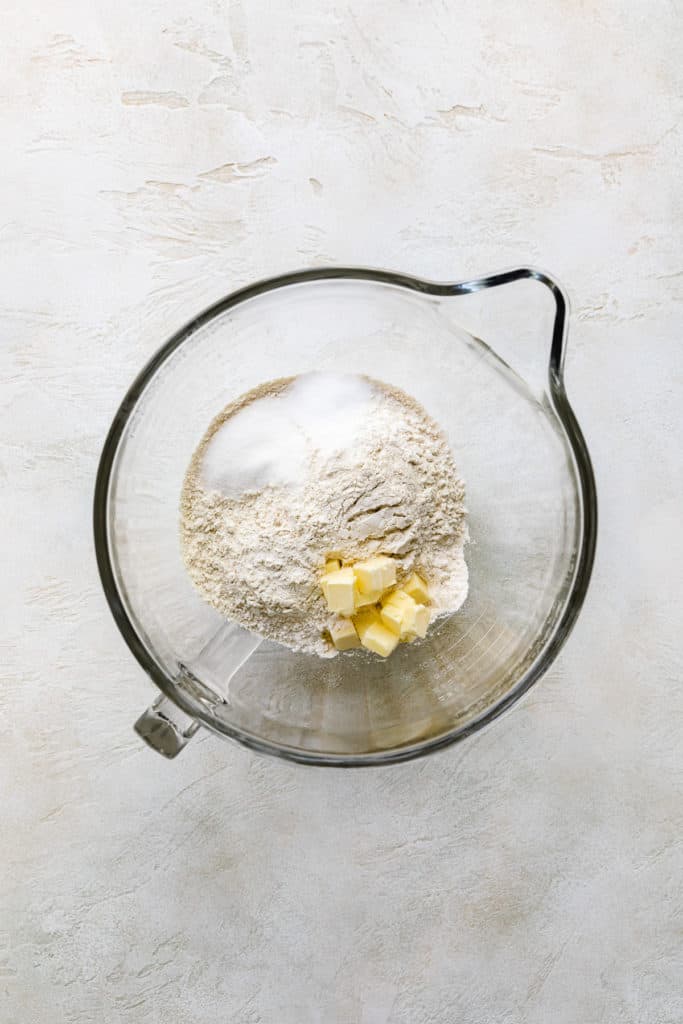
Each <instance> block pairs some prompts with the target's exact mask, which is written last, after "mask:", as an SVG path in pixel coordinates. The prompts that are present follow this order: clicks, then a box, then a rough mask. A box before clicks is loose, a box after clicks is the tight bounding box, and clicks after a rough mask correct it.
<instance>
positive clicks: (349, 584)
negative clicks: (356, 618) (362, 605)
mask: <svg viewBox="0 0 683 1024" xmlns="http://www.w3.org/2000/svg"><path fill="white" fill-rule="evenodd" d="M320 586H321V587H322V590H323V594H324V595H325V600H326V601H327V607H328V608H329V610H330V611H331V612H338V614H339V615H353V613H354V611H355V610H356V609H355V607H354V604H353V591H354V586H355V579H354V575H353V569H337V570H336V571H335V572H328V573H326V574H325V575H324V576H323V578H322V580H321V581H320Z"/></svg>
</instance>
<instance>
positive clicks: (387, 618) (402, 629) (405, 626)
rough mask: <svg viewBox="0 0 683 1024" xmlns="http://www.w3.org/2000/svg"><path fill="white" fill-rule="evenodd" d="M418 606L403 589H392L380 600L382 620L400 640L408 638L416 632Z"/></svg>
mask: <svg viewBox="0 0 683 1024" xmlns="http://www.w3.org/2000/svg"><path fill="white" fill-rule="evenodd" d="M418 607H421V606H418V605H417V604H416V603H415V601H413V599H412V597H410V595H409V594H406V593H405V591H404V590H393V591H392V592H391V593H390V594H388V595H387V596H386V597H385V598H384V600H383V601H382V612H381V615H382V621H383V623H384V625H385V626H386V627H387V629H390V630H392V632H394V633H396V635H397V636H398V638H399V639H400V640H409V639H410V638H411V637H414V636H416V634H417V628H418V626H417V609H418Z"/></svg>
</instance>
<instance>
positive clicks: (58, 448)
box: [0, 0, 683, 1024]
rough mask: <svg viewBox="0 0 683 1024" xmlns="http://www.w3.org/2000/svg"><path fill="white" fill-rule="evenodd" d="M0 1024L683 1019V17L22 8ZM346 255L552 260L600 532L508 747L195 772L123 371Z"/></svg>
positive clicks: (496, 263) (448, 3)
mask: <svg viewBox="0 0 683 1024" xmlns="http://www.w3.org/2000/svg"><path fill="white" fill-rule="evenodd" d="M0 12H1V14H2V61H1V63H0V114H1V118H2V138H3V154H2V160H1V164H2V170H1V171H0V179H1V181H2V188H1V189H0V245H1V249H0V251H1V253H2V278H1V281H0V297H1V306H2V313H1V316H0V331H1V333H2V345H1V348H0V360H1V362H0V370H1V374H2V391H1V395H0V398H1V414H0V478H1V480H2V489H1V491H0V514H1V517H2V518H1V520H0V524H1V531H0V537H1V544H2V572H1V574H0V588H1V591H0V592H1V595H2V628H1V634H2V640H1V643H2V647H1V649H0V665H1V668H0V672H1V673H2V688H1V690H0V710H1V716H2V717H1V735H0V763H1V766H2V839H1V845H0V858H1V861H2V870H1V879H0V932H1V934H0V1020H1V1021H2V1022H3V1024H61V1022H65V1024H86V1022H88V1024H90V1022H97V1024H101V1022H106V1024H118V1022H126V1024H128V1022H134V1024H157V1022H158V1024H161V1022H166V1021H175V1022H178V1024H194V1022H196V1024H214V1022H221V1024H226V1022H234V1024H270V1022H274V1024H314V1022H316V1024H317V1022H324V1024H441V1022H449V1024H450V1022H458V1024H483V1022H486V1024H516V1022H525V1024H526V1022H528V1024H629V1022H633V1024H680V1022H681V1021H682V1020H683V955H682V947H683V932H682V925H681V921H682V913H683V900H682V896H681V892H682V886H681V882H682V879H681V868H682V862H683V856H682V849H681V841H680V835H681V826H682V818H683V800H682V796H683V757H682V754H681V727H682V723H683V699H682V697H681V675H682V673H681V618H682V616H681V601H680V591H681V564H682V561H683V551H682V543H681V535H682V531H681V503H680V499H681V441H682V437H681V367H682V357H681V314H682V312H683V303H682V298H683V295H682V288H683V251H682V246H681V229H682V227H683V216H682V209H681V206H682V203H681V194H682V184H683V182H682V176H681V173H680V166H681V135H680V129H679V118H680V114H681V104H680V101H679V100H678V99H677V97H680V95H681V87H682V85H683V81H682V79H683V76H682V74H681V64H682V59H683V31H682V27H681V20H680V7H679V5H678V4H677V3H676V2H675V0H605V2H601V3H590V2H587V0H550V2H548V3H541V2H540V0H539V2H533V0H519V2H518V3H504V2H502V0H480V2H478V3H472V4H463V3H455V2H453V0H423V2H419V0H367V2H365V3H361V2H356V3H352V4H349V3H348V2H339V3H328V2H327V0H318V2H315V3H314V2H312V0H306V2H303V0H294V2H290V3H286V2H285V0H277V2H265V0H260V2H257V0H242V2H240V0H232V2H228V0H195V2H193V3H180V2H179V0H164V2H159V0H145V2H144V3H142V2H135V3H134V2H133V0H118V2H115V3H105V2H104V0H57V2H55V3H50V4H48V3H46V2H39V0H23V2H19V0H2V3H1V4H0ZM322 262H339V263H363V264H369V265H379V266H388V267H392V268H397V269H405V270H407V271H412V272H415V273H418V274H420V273H421V274H424V275H426V276H432V277H438V278H442V279H443V278H449V277H450V278H457V277H462V276H466V275H470V274H474V273H477V272H480V271H489V270H495V269H499V268H501V267H506V266H509V265H512V264H521V263H525V262H532V263H535V264H540V265H541V266H544V267H547V268H548V269H549V270H551V271H552V272H554V273H555V274H557V276H558V277H559V278H560V280H562V281H563V282H565V283H566V285H567V286H568V288H569V291H570V294H571V296H572V300H573V305H574V312H573V318H572V327H571V336H570V355H569V365H568V388H569V391H570V394H571V397H572V399H573V401H574V404H575V407H576V410H577V413H578V415H579V417H580V420H581V422H582V424H583V426H584V428H585V432H586V435H587V437H588V441H589V444H590V447H591V450H592V452H593V455H594V459H595V465H596V471H597V475H598V481H599V487H600V499H601V536H600V543H599V550H598V558H597V563H596V571H595V576H594V582H593V586H592V589H591V591H590V594H589V598H588V601H587V604H586V607H585V610H584V613H583V615H582V617H581V619H580V621H579V624H578V626H577V628H576V630H575V632H574V634H573V636H572V638H571V641H570V642H569V644H568V645H567V647H566V648H565V650H564V651H563V653H562V655H561V657H560V659H559V661H558V662H557V663H556V665H555V667H554V668H553V670H552V671H551V672H550V673H549V674H548V675H547V676H546V677H545V678H544V679H543V680H542V682H541V683H540V684H538V685H537V686H536V687H535V689H534V690H533V691H532V692H531V694H530V695H529V697H528V698H527V699H526V700H525V701H524V702H523V703H522V704H521V705H519V706H517V707H516V708H515V710H514V711H513V712H512V713H510V714H509V715H507V716H506V717H505V718H504V719H503V720H502V721H500V722H499V723H498V724H496V725H494V726H493V727H491V728H490V729H488V730H487V731H485V732H483V733H480V734H478V735H477V736H476V738H474V739H473V740H470V741H469V742H467V743H465V744H464V745H461V746H458V747H456V748H453V749H451V750H450V751H446V752H445V753H443V754H440V755H438V756H434V757H432V758H431V759H427V760H424V761H421V762H416V763H413V764H408V765H405V766H402V767H397V768H392V769H388V770H379V771H378V770H376V771H372V772H368V771H365V772H330V771H324V770H320V769H318V770H315V769H304V768H295V767H291V766H287V765H284V764H279V763H276V762H272V761H266V760H258V759H257V758H255V757H254V756H253V755H251V754H250V753H248V752H247V751H244V750H241V749H238V748H236V747H234V746H231V745H228V744H223V743H221V742H220V741H219V740H217V739H215V738H211V737H206V738H203V739H201V740H200V739H197V740H195V741H194V742H193V743H192V744H190V746H189V747H188V749H187V750H186V751H185V752H184V753H183V755H182V756H181V757H180V758H179V759H178V760H177V761H175V762H174V763H168V762H165V761H163V760H162V759H161V758H158V757H156V756H155V755H154V754H152V753H151V752H150V751H148V750H146V749H145V748H143V747H142V746H141V745H140V743H139V742H138V741H137V739H136V737H135V736H134V734H133V733H132V731H131V723H132V721H133V720H134V719H135V718H136V717H137V714H138V713H139V712H140V711H141V709H142V708H143V707H144V706H145V705H146V704H147V703H149V701H150V699H151V697H152V695H153V691H152V687H151V685H150V684H149V682H148V681H147V680H146V679H145V678H144V677H143V675H142V673H141V672H140V670H139V669H138V667H137V665H136V664H135V663H134V661H133V659H132V657H131V656H130V655H129V653H128V652H127V649H126V648H125V646H124V644H123V641H122V640H121V639H120V637H119V635H118V633H117V631H116V628H115V626H114V623H113V621H112V620H111V618H110V615H109V612H108V610H107V608H106V606H105V602H104V599H103V597H102V595H101V593H100V587H99V582H98V578H97V574H96V569H95V563H94V558H93V551H92V542H91V527H90V506H91V496H92V488H93V480H94V473H95V468H96V464H97V459H98V454H99V450H100V446H101V443H102V441H103V438H104V435H105V432H106V429H107V427H108V425H109V422H110V419H111V417H112V415H113V413H114V410H115V408H116V406H117V404H118V402H119V400H120V398H121V396H122V394H123V392H124V390H125V388H126V387H127V386H128V384H129V382H130V381H131V379H132V377H133V375H134V374H135V373H136V372H137V370H138V369H139V368H140V366H141V365H142V363H143V362H144V361H145V360H146V359H147V357H148V356H149V355H150V354H151V353H152V351H153V350H154V349H155V348H156V347H157V346H158V344H159V343H160V342H161V341H162V340H164V339H165V337H166V336H167V335H168V334H169V333H170V332H171V331H172V330H174V329H175V328H177V327H178V326H179V325H181V324H182V323H183V322H184V321H185V320H186V319H187V318H188V316H189V315H190V314H191V313H193V312H195V311H197V310H199V309H201V308H202V307H203V306H205V305H206V304H207V303H208V302H209V301H211V300H214V299H216V298H218V297H219V296H221V295H223V294H224V293H225V292H227V291H229V290H232V289H234V288H235V287H237V286H239V285H242V284H245V283H247V282H249V281H250V280H252V279H254V278H257V277H263V276H265V275H269V274H272V273H275V272H278V271H282V270H286V269H291V268H293V267H298V266H309V265H315V264H319V263H322Z"/></svg>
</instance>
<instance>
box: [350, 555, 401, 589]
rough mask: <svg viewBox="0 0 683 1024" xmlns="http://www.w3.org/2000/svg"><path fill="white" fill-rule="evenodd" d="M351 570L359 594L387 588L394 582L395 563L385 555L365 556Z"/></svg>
mask: <svg viewBox="0 0 683 1024" xmlns="http://www.w3.org/2000/svg"><path fill="white" fill-rule="evenodd" d="M353 571H354V573H355V574H356V581H357V583H358V589H359V590H360V592H361V594H371V593H372V592H373V591H375V590H379V591H382V590H387V588H388V587H393V585H394V583H395V582H396V563H395V562H394V560H393V559H392V558H389V557H388V556H387V555H376V556H375V557H374V558H366V559H365V561H364V562H357V563H356V564H355V565H354V567H353Z"/></svg>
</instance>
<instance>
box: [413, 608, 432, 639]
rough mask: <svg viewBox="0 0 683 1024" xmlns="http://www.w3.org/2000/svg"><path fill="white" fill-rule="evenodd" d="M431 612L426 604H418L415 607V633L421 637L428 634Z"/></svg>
mask: <svg viewBox="0 0 683 1024" xmlns="http://www.w3.org/2000/svg"><path fill="white" fill-rule="evenodd" d="M429 619H430V612H429V608H427V606H426V605H424V604H418V605H417V607H416V609H415V622H414V625H413V635H414V636H419V637H425V636H427V629H428V627H429Z"/></svg>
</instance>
